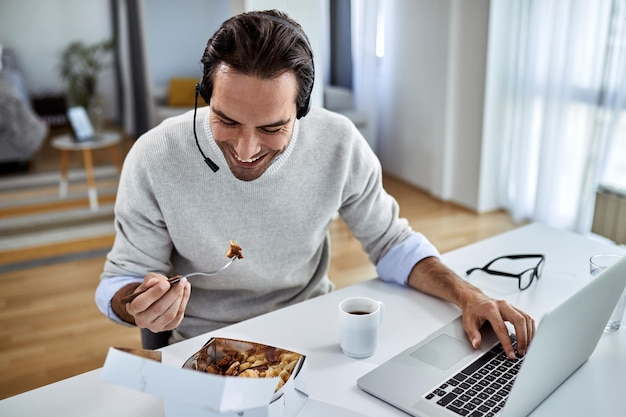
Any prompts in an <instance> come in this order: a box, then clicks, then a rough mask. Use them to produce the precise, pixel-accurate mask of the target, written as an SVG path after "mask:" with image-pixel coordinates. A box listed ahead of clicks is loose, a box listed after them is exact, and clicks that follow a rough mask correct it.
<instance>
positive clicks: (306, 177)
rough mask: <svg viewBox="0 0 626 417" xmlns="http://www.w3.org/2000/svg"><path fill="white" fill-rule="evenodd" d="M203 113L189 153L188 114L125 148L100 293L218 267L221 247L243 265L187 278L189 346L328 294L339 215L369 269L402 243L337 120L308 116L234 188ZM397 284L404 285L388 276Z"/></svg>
mask: <svg viewBox="0 0 626 417" xmlns="http://www.w3.org/2000/svg"><path fill="white" fill-rule="evenodd" d="M209 111H210V110H209V108H208V107H205V108H202V109H199V110H198V115H197V121H196V128H197V133H198V139H199V141H200V146H201V147H202V149H203V151H204V152H205V154H206V155H207V156H209V157H210V158H211V159H212V160H213V161H215V162H216V163H217V165H218V166H220V168H221V169H220V170H219V171H217V172H215V173H214V172H213V171H211V169H209V167H207V165H206V164H205V163H204V161H203V159H202V156H201V155H200V153H199V152H198V149H197V148H196V143H195V140H194V137H193V125H192V123H193V112H188V113H186V114H184V115H182V116H178V117H174V118H171V119H168V120H166V121H165V122H164V123H162V124H161V125H159V126H158V127H156V128H155V129H153V130H151V131H149V132H147V133H146V134H144V135H143V136H142V137H141V138H139V139H138V140H137V142H136V143H135V144H134V146H133V147H132V149H131V150H130V152H129V154H128V156H127V158H126V160H125V162H124V168H123V172H122V175H121V179H120V185H119V190H118V195H117V202H116V205H115V215H116V220H115V226H116V230H117V235H116V239H115V243H114V246H113V248H112V250H111V251H110V253H109V254H108V257H107V261H106V264H105V268H104V272H103V274H102V277H101V280H102V281H101V286H102V285H103V284H104V285H106V281H107V280H108V279H111V278H114V277H120V276H131V277H137V278H143V277H144V276H145V275H146V274H147V273H148V272H151V271H157V272H160V273H163V274H165V275H168V276H170V275H172V274H185V273H188V272H192V271H205V270H206V271H210V270H214V269H216V268H218V267H220V266H222V265H223V264H224V263H225V262H226V261H227V260H228V259H227V257H226V255H225V252H226V250H227V249H228V247H229V241H230V240H231V239H232V240H234V241H235V242H237V243H238V244H239V245H241V247H242V248H243V255H244V259H242V260H240V261H238V262H235V263H234V264H233V265H232V266H231V267H230V268H229V269H227V270H226V271H225V272H223V273H221V274H220V275H218V276H216V277H213V278H200V277H198V278H191V279H190V282H191V284H192V292H191V298H190V300H189V304H188V306H187V309H186V312H185V318H184V319H183V322H182V323H181V325H180V326H179V328H178V329H177V330H178V332H179V333H180V336H182V337H184V338H186V337H192V336H195V335H198V334H201V333H204V332H207V331H210V330H213V329H215V328H218V327H222V326H225V325H228V324H232V323H235V322H238V321H241V320H244V319H247V318H250V317H253V316H256V315H259V314H262V313H265V312H268V311H272V310H275V309H278V308H281V307H284V306H287V305H289V304H293V303H295V302H299V301H302V300H305V299H308V298H311V297H314V296H317V295H320V294H324V293H327V292H329V291H331V290H332V288H333V287H332V284H331V283H330V281H329V280H328V277H327V275H326V274H327V269H328V265H329V262H330V241H329V234H328V227H329V224H330V223H331V221H332V220H333V218H334V217H335V216H336V215H337V214H340V215H341V217H342V218H343V220H344V221H345V222H346V224H347V225H348V226H349V227H350V229H351V231H352V233H353V234H354V236H355V237H356V238H357V239H358V240H359V241H360V242H361V244H362V246H363V249H364V250H365V251H366V252H367V253H368V255H369V258H370V260H371V261H372V262H373V263H374V264H377V263H378V262H379V260H380V259H381V258H382V257H383V256H384V255H385V254H386V253H387V252H388V251H389V250H390V248H392V247H394V245H396V244H398V243H399V242H402V241H404V240H405V239H407V237H409V236H410V235H412V234H413V231H412V230H411V228H410V226H409V225H408V223H407V221H406V220H404V219H399V218H398V205H397V203H396V201H395V200H394V199H393V198H392V197H391V196H389V195H388V194H387V193H386V192H385V191H384V189H383V187H382V181H381V167H380V164H379V162H378V159H377V158H376V156H375V155H374V153H373V152H372V150H371V149H370V147H369V145H368V144H367V142H366V141H365V140H364V139H363V137H362V136H361V134H360V133H359V132H358V130H357V129H356V128H355V127H354V125H353V124H352V123H351V122H350V120H348V119H347V118H345V117H343V116H341V115H338V114H335V113H331V112H329V111H326V110H324V109H320V108H314V109H312V110H311V112H310V113H309V115H307V116H306V117H304V118H303V119H301V120H298V121H296V123H295V125H294V132H293V137H292V139H291V141H290V143H289V145H288V147H287V149H286V150H285V152H284V153H283V154H282V155H281V156H280V157H279V158H278V159H277V160H276V161H274V162H273V164H272V165H271V166H270V167H269V168H268V170H267V171H266V172H265V173H264V174H263V175H262V176H261V177H259V178H258V179H256V180H254V181H250V182H244V181H241V180H238V179H237V178H235V177H234V176H233V175H232V173H231V172H230V170H229V168H228V165H227V164H226V161H225V159H224V157H223V155H222V153H221V151H220V150H219V148H218V147H217V145H216V143H215V141H214V139H213V137H212V134H211V130H210V126H209V117H208V112H209ZM397 280H398V281H402V280H406V277H398V279H397Z"/></svg>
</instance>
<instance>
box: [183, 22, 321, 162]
mask: <svg viewBox="0 0 626 417" xmlns="http://www.w3.org/2000/svg"><path fill="white" fill-rule="evenodd" d="M261 16H262V17H263V18H266V19H269V20H271V21H273V22H276V23H278V24H280V25H282V26H285V27H288V28H290V29H291V30H293V31H294V32H295V33H296V34H297V35H298V37H299V38H300V39H301V40H302V42H303V43H304V44H305V45H306V47H307V49H308V51H309V56H310V58H311V65H312V66H313V52H312V51H313V49H312V48H311V44H310V43H309V41H308V39H307V37H306V35H305V34H304V32H303V31H302V30H301V29H300V28H298V27H296V26H295V25H294V24H292V23H291V22H289V21H287V20H285V19H283V18H281V17H278V16H274V15H271V14H266V13H263V14H261ZM313 71H315V68H313ZM312 91H313V83H311V87H310V88H309V91H308V92H307V95H306V98H305V100H304V103H302V105H300V106H298V108H297V110H296V118H297V119H300V118H302V117H304V116H306V115H307V114H308V113H309V110H311V93H312ZM212 93H213V83H212V81H211V80H205V79H204V75H203V76H202V79H201V80H200V82H199V83H198V84H196V93H195V104H194V109H193V135H194V137H195V139H196V146H197V147H198V150H199V151H200V154H202V157H203V158H204V162H205V163H206V164H207V165H208V166H209V168H211V170H212V171H213V172H217V171H218V170H219V169H220V168H219V166H218V165H217V164H216V163H215V162H213V161H212V160H211V159H210V158H209V157H208V156H206V155H205V154H204V152H203V151H202V148H201V147H200V142H199V141H198V135H197V134H196V113H197V111H198V95H200V96H201V97H202V99H203V100H204V101H205V102H206V104H209V102H210V100H211V94H212Z"/></svg>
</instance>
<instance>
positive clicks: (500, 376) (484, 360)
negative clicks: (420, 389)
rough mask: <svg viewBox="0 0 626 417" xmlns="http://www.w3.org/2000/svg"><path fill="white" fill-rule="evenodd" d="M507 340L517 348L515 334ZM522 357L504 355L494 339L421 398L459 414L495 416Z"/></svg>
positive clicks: (476, 416)
mask: <svg viewBox="0 0 626 417" xmlns="http://www.w3.org/2000/svg"><path fill="white" fill-rule="evenodd" d="M511 341H512V342H513V348H515V349H517V339H516V338H515V335H511ZM523 360H524V358H523V357H522V358H518V359H517V360H514V361H512V360H510V359H508V358H507V357H506V355H505V353H504V350H503V349H502V345H501V344H500V343H498V344H497V345H496V346H494V347H493V348H492V349H491V350H490V351H488V352H485V354H484V355H483V356H481V357H480V358H478V359H477V360H476V361H474V362H472V363H471V364H470V365H469V366H467V367H466V368H465V369H463V370H462V371H460V372H459V373H457V374H456V375H454V376H453V377H452V378H450V379H448V380H447V381H446V382H444V383H443V384H441V385H440V386H438V387H437V388H435V389H433V390H432V391H431V392H430V393H429V394H427V395H426V396H425V397H424V398H426V399H427V400H428V401H431V402H434V403H436V404H438V405H440V406H442V407H445V408H447V409H448V410H450V411H453V412H454V413H456V414H458V415H460V416H468V417H490V416H495V415H496V414H497V413H498V412H500V411H501V410H502V408H503V407H504V404H505V402H506V400H507V398H508V397H509V392H510V391H511V387H512V386H513V381H514V380H515V377H516V376H517V373H518V372H519V367H520V365H521V364H522V362H523Z"/></svg>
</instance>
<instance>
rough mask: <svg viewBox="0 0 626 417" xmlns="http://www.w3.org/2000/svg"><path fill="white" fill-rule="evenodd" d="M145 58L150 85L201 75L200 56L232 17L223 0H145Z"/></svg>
mask: <svg viewBox="0 0 626 417" xmlns="http://www.w3.org/2000/svg"><path fill="white" fill-rule="evenodd" d="M142 7H143V11H144V22H145V34H146V39H145V45H146V61H147V64H148V68H149V71H150V74H149V76H150V79H151V85H152V87H153V88H155V89H157V90H163V91H165V89H166V88H167V85H168V82H169V80H170V78H172V77H197V78H198V80H199V79H200V77H201V76H202V64H201V63H200V59H201V58H202V53H203V52H204V48H205V47H206V43H207V41H208V40H209V38H210V37H211V36H212V35H213V33H214V32H215V31H216V30H217V28H218V27H219V26H220V25H221V24H222V22H223V21H224V20H226V19H227V18H229V17H230V16H232V15H233V14H234V13H233V8H232V7H231V4H230V2H228V1H224V0H177V1H171V0H144V1H143V3H142Z"/></svg>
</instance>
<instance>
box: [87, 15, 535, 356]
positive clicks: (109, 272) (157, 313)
mask: <svg viewBox="0 0 626 417" xmlns="http://www.w3.org/2000/svg"><path fill="white" fill-rule="evenodd" d="M202 63H203V65H204V70H203V76H202V79H201V80H200V82H199V85H198V88H197V94H199V95H201V96H202V98H203V99H204V100H205V101H206V102H207V103H208V104H209V106H207V107H204V108H201V109H196V110H194V111H193V112H189V113H187V114H184V115H181V116H178V117H174V118H171V119H168V120H166V121H165V122H163V123H162V124H161V125H159V126H157V127H156V128H154V129H152V130H151V131H149V132H147V133H146V134H144V135H143V136H142V137H141V138H139V139H138V140H137V142H136V144H135V145H134V146H133V148H132V149H131V151H130V153H129V154H128V156H127V158H126V161H125V162H124V168H123V171H122V175H121V178H120V185H119V190H118V195H117V201H116V205H115V215H116V219H115V225H116V230H117V235H116V239H115V243H114V246H113V248H112V250H111V252H110V253H109V254H108V257H107V261H106V264H105V268H104V272H103V273H102V276H101V281H100V285H99V286H98V289H97V291H96V302H97V304H98V306H99V308H100V310H101V311H102V312H103V313H104V314H106V315H107V316H108V317H109V318H111V319H112V320H114V321H116V322H119V323H127V324H131V325H137V326H139V327H142V328H147V329H150V330H151V331H153V332H163V331H170V330H173V332H172V334H171V337H170V342H174V341H178V340H182V339H185V338H188V337H192V336H196V335H199V334H202V333H205V332H208V331H210V330H213V329H216V328H219V327H222V326H225V325H229V324H232V323H235V322H238V321H240V320H244V319H247V318H250V317H254V316H256V315H259V314H263V313H266V312H268V311H272V310H275V309H278V308H281V307H284V306H287V305H290V304H293V303H297V302H300V301H303V300H306V299H309V298H312V297H315V296H318V295H321V294H325V293H328V292H329V291H332V289H333V285H332V283H331V282H330V280H329V279H328V277H327V271H328V266H329V262H330V238H329V234H328V227H329V225H330V224H331V222H332V220H333V218H334V217H335V216H336V215H337V213H339V215H340V216H341V217H342V218H343V220H344V221H345V223H346V224H347V225H348V227H350V230H351V231H352V233H353V235H354V236H355V237H356V238H357V239H358V240H359V241H360V242H361V244H362V246H363V248H364V250H365V251H366V252H367V253H368V255H369V259H370V260H371V261H372V262H373V263H374V264H375V265H376V268H377V272H378V274H379V277H380V278H381V279H383V280H385V281H389V282H391V283H395V284H400V285H404V286H407V287H412V288H414V289H417V290H421V291H424V292H426V293H428V294H431V295H434V296H436V297H440V298H442V299H444V300H447V301H449V302H452V303H454V304H456V305H457V306H458V307H459V308H460V309H461V310H462V313H463V316H464V326H465V330H466V332H467V335H468V337H469V339H470V340H471V342H472V344H473V345H474V346H475V347H477V346H478V345H479V344H480V341H481V340H480V332H479V328H480V326H481V325H482V324H483V323H484V322H486V321H489V322H490V323H491V325H492V327H493V328H494V330H495V331H496V333H497V334H498V336H499V337H500V340H501V341H502V342H503V346H504V348H505V350H506V352H507V353H508V354H509V356H510V357H514V356H515V353H514V352H513V348H512V346H511V342H510V339H509V337H508V331H507V328H506V326H505V321H509V322H511V323H512V324H513V326H514V328H515V331H516V334H517V340H518V349H519V350H520V352H519V353H524V351H525V349H526V347H527V345H528V343H529V341H530V340H531V339H532V336H533V333H534V330H535V324H534V321H533V319H532V318H531V317H529V316H528V315H527V314H526V313H524V312H522V311H520V310H518V309H517V308H515V307H513V306H512V305H510V304H508V303H506V302H504V301H499V300H493V299H490V298H488V297H486V296H485V295H484V294H483V293H482V292H481V291H480V290H478V289H477V288H475V287H473V286H471V285H469V284H468V283H467V282H466V281H464V280H462V279H461V278H459V277H458V276H456V275H455V274H454V273H453V272H452V271H451V270H450V269H449V268H447V267H446V266H445V265H443V264H442V263H441V262H440V261H439V254H438V252H437V250H436V249H435V248H434V247H433V245H431V244H430V242H429V241H428V240H427V239H426V237H424V236H423V235H422V234H420V233H418V232H416V231H414V230H412V229H411V227H410V226H409V224H408V222H407V221H406V220H405V219H402V218H399V216H398V212H399V209H398V205H397V203H396V201H395V200H394V199H393V198H392V197H391V196H390V195H388V194H387V193H386V192H385V190H384V189H383V187H382V172H381V167H380V163H379V161H378V159H377V158H376V156H375V155H374V153H373V152H372V150H371V149H370V147H369V145H368V144H367V142H366V141H365V139H364V138H363V137H362V136H361V134H360V133H359V131H358V130H357V129H356V127H355V126H354V125H353V124H352V123H351V122H350V121H349V120H348V119H347V118H345V117H344V116H341V115H338V114H335V113H331V112H329V111H327V110H324V109H321V108H310V106H309V102H310V95H311V91H312V88H313V80H314V67H313V55H312V52H311V48H310V45H309V43H308V39H307V37H306V35H305V34H304V32H303V31H302V29H301V28H300V26H299V25H298V23H297V22H295V21H293V20H292V19H290V18H289V17H288V16H287V15H285V14H283V13H281V12H278V11H275V10H272V11H265V12H250V13H245V14H241V15H238V16H235V17H233V18H231V19H229V20H227V21H226V22H224V23H223V24H222V26H221V27H220V28H219V29H218V30H217V32H216V33H215V34H214V36H213V37H212V38H211V39H209V41H208V43H207V47H206V49H205V51H204V54H203V57H202ZM207 165H208V167H207ZM231 239H232V240H235V241H236V242H237V243H239V244H240V245H241V247H242V248H243V253H244V256H245V258H244V259H243V260H241V261H238V262H236V263H234V264H233V265H232V266H231V267H230V268H228V269H226V270H225V271H224V272H222V273H220V275H218V276H216V277H211V278H193V290H192V285H191V284H190V283H189V282H188V281H187V280H186V279H182V280H181V281H180V282H179V283H178V284H175V285H170V284H169V283H168V282H167V280H166V278H167V276H169V275H174V274H186V273H189V272H193V271H211V270H215V269H218V268H219V267H221V266H222V265H223V264H224V263H225V262H226V261H227V259H226V257H225V256H224V250H225V249H226V248H227V246H228V242H229V241H230V240H231ZM144 290H145V292H143V293H142V294H140V295H138V296H137V297H136V298H135V299H134V300H133V301H131V302H130V303H128V304H124V303H122V302H121V298H122V297H124V296H125V295H128V294H131V293H135V292H139V291H144ZM407 320H409V321H410V320H419V318H407Z"/></svg>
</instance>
